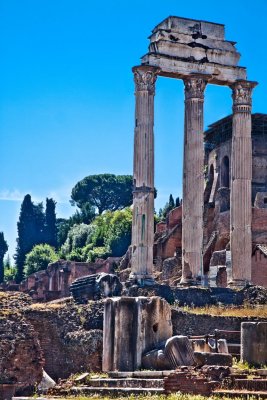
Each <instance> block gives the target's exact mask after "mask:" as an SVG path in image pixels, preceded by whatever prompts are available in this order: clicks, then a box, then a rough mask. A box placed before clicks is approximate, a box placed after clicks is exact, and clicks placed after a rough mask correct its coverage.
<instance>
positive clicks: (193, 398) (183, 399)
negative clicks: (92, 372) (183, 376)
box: [60, 393, 244, 400]
mask: <svg viewBox="0 0 267 400" xmlns="http://www.w3.org/2000/svg"><path fill="white" fill-rule="evenodd" d="M208 398H209V399H212V400H219V399H220V400H226V399H227V400H229V397H227V396H222V397H221V396H220V397H219V396H209V397H208ZM60 399H61V400H63V399H65V400H89V399H102V400H114V397H109V396H99V395H95V396H86V397H85V396H78V397H64V398H63V397H62V398H60ZM127 399H128V400H136V399H138V400H148V399H150V400H207V397H203V396H200V395H190V394H183V393H173V394H170V395H167V396H166V395H151V394H147V395H133V394H132V395H130V396H127V397H126V396H125V397H116V400H127ZM241 399H242V400H244V399H243V398H241V397H234V398H232V400H241Z"/></svg>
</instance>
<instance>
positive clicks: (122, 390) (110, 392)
mask: <svg viewBox="0 0 267 400" xmlns="http://www.w3.org/2000/svg"><path fill="white" fill-rule="evenodd" d="M164 393H165V392H164V389H163V388H135V387H115V388H114V387H99V388H97V387H89V386H78V387H72V388H71V389H70V394H72V395H74V396H78V395H83V396H87V395H94V394H95V395H99V396H114V397H117V396H118V397H119V396H130V395H138V394H142V395H149V394H151V395H160V394H164Z"/></svg>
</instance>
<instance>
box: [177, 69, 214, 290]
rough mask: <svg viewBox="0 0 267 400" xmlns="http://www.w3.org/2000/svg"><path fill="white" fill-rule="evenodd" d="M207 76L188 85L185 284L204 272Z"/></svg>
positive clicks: (183, 246)
mask: <svg viewBox="0 0 267 400" xmlns="http://www.w3.org/2000/svg"><path fill="white" fill-rule="evenodd" d="M207 80H208V78H207V76H203V75H192V77H188V78H186V79H184V84H185V128H184V165H183V219H182V223H183V225H182V251H183V269H182V283H183V284H187V283H193V284H194V283H195V282H196V278H197V277H198V276H199V275H201V273H202V271H201V270H202V247H203V203H204V198H203V192H204V146H203V102H204V90H205V87H206V83H207Z"/></svg>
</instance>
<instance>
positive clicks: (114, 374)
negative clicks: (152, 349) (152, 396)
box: [108, 370, 174, 379]
mask: <svg viewBox="0 0 267 400" xmlns="http://www.w3.org/2000/svg"><path fill="white" fill-rule="evenodd" d="M173 372H174V370H166V371H111V372H109V373H108V376H109V378H115V379H125V378H139V379H163V378H165V377H166V376H169V375H170V374H172V373H173Z"/></svg>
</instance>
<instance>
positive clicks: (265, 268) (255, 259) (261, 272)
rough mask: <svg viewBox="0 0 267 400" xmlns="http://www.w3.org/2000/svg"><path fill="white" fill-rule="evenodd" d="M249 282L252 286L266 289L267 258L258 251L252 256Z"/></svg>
mask: <svg viewBox="0 0 267 400" xmlns="http://www.w3.org/2000/svg"><path fill="white" fill-rule="evenodd" d="M251 281H252V283H253V284H254V285H259V286H265V287H267V257H266V256H265V255H264V254H262V252H261V251H260V250H256V251H255V253H254V254H253V256H252V260H251Z"/></svg>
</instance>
